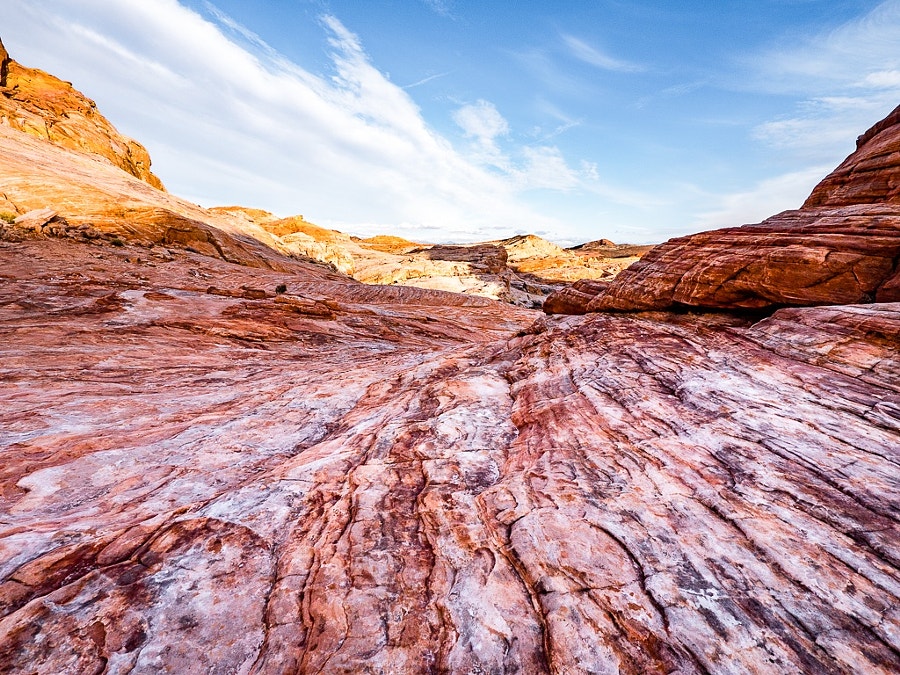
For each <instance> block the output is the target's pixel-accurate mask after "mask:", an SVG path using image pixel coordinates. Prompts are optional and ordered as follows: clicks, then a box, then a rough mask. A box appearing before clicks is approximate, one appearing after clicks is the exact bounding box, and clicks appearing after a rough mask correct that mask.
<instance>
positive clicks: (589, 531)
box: [0, 240, 900, 674]
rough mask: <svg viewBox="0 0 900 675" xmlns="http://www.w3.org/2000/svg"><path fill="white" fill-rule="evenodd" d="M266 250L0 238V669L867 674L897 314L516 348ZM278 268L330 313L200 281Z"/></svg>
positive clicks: (891, 476)
mask: <svg viewBox="0 0 900 675" xmlns="http://www.w3.org/2000/svg"><path fill="white" fill-rule="evenodd" d="M295 264H296V265H298V267H297V268H296V270H295V272H294V274H290V275H288V274H285V273H283V272H273V271H271V270H263V269H259V268H250V267H244V266H238V265H234V264H231V263H227V262H225V261H223V260H221V259H216V258H211V257H203V256H198V255H196V254H192V253H190V252H178V251H176V252H174V254H173V255H167V256H158V255H157V254H156V253H155V249H151V250H149V251H147V250H145V249H141V248H139V247H135V246H132V245H126V246H125V247H122V248H112V247H100V248H98V247H97V246H94V245H91V244H89V243H76V242H70V241H63V240H40V241H38V240H35V241H28V242H23V243H17V244H10V243H7V244H3V245H2V246H0V269H2V270H3V275H4V282H3V284H2V285H0V304H2V308H3V309H2V313H0V332H2V334H3V338H4V339H3V340H2V341H0V357H2V358H0V373H2V378H0V381H2V382H3V383H4V384H3V385H2V387H0V404H2V406H3V410H4V427H3V429H4V431H3V451H2V452H3V460H4V461H3V462H2V469H0V501H2V513H3V514H5V515H4V516H3V518H2V520H0V616H2V618H0V671H3V672H9V673H26V672H34V671H37V672H59V673H70V672H71V673H76V672H77V673H82V672H100V671H102V670H103V669H104V668H105V669H106V670H107V672H140V673H145V672H146V673H149V672H165V671H171V672H185V673H193V672H229V671H231V672H248V673H283V672H300V673H312V672H327V673H365V672H372V673H375V672H393V673H422V672H452V673H468V672H478V671H479V670H480V671H481V672H498V673H503V672H520V673H548V672H552V673H577V672H601V673H606V672H609V673H612V672H619V673H648V672H683V673H738V672H754V673H778V674H780V673H785V672H798V673H822V672H834V673H862V672H865V673H885V674H887V673H893V672H896V670H897V669H898V668H900V658H898V647H900V614H898V609H897V608H898V606H900V604H898V599H900V574H898V566H900V549H898V545H897V542H898V541H900V538H898V535H900V531H898V511H900V501H898V495H900V491H898V489H897V488H898V487H900V486H898V472H897V463H898V460H900V455H898V452H900V389H898V387H897V381H898V375H900V354H898V343H897V341H896V335H897V334H898V331H900V305H898V304H890V305H887V304H885V305H867V306H846V307H838V308H810V309H790V310H782V311H780V312H778V313H776V314H775V315H774V316H773V317H771V318H770V319H768V320H766V321H764V322H762V323H759V324H756V325H753V326H751V325H749V322H747V321H744V320H742V319H739V318H729V317H727V316H720V317H717V318H716V317H706V318H704V319H702V320H701V321H698V320H697V319H694V318H691V317H688V316H678V315H665V314H656V315H653V314H647V315H641V316H605V315H592V316H588V317H569V318H566V319H550V320H541V321H539V322H538V323H537V324H534V325H532V326H531V327H530V328H529V324H531V323H532V321H533V319H534V318H535V313H534V312H531V311H528V310H518V309H515V308H513V307H511V306H509V305H505V304H500V303H492V302H490V301H487V300H481V299H478V298H469V297H467V296H462V295H443V296H442V295H441V294H438V293H436V292H434V291H417V290H416V289H409V288H397V287H378V286H364V285H362V284H354V283H353V282H352V281H348V280H343V281H335V280H333V279H331V278H330V277H328V276H327V275H326V272H325V271H324V270H323V269H322V268H321V267H316V266H313V265H307V266H306V268H303V267H301V266H302V265H303V263H300V262H297V263H295ZM281 282H284V283H286V284H287V286H288V287H289V293H290V294H292V297H296V298H301V299H303V298H306V299H307V300H306V302H307V303H308V305H309V306H326V307H329V309H328V311H327V312H318V313H316V312H304V311H296V307H295V306H292V304H291V303H290V302H287V303H279V302H277V298H272V297H263V298H259V299H257V300H248V299H245V298H243V297H227V296H218V295H210V294H208V293H206V292H205V290H204V289H205V287H206V286H207V285H209V284H212V285H215V286H217V287H221V288H232V289H240V288H241V287H243V286H248V287H257V288H263V289H271V288H273V287H274V286H275V285H276V283H281ZM357 289H360V290H361V291H364V292H365V294H358V291H357ZM416 293H428V295H427V296H421V297H417V296H416V295H415V294H416ZM366 294H372V295H366ZM278 297H282V296H278ZM456 299H459V301H457V300H456ZM479 302H480V303H484V305H483V306H479V305H477V304H475V305H473V304H469V305H468V306H462V304H463V303H479ZM325 303H331V304H330V305H326V304H325ZM303 304H304V303H303V302H302V301H300V302H296V303H295V305H296V306H302V305H303ZM330 307H334V309H330ZM515 333H518V335H519V336H518V337H515V336H514V334H515Z"/></svg>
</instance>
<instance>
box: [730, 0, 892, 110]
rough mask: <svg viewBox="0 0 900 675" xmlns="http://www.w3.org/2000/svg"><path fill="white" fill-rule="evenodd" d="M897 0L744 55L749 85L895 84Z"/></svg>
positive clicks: (806, 88)
mask: <svg viewBox="0 0 900 675" xmlns="http://www.w3.org/2000/svg"><path fill="white" fill-rule="evenodd" d="M898 35H900V0H886V2H882V3H881V4H879V5H878V6H877V7H875V8H874V9H873V10H872V11H871V12H869V13H867V14H865V15H863V16H862V17H860V18H859V19H856V20H854V21H850V22H848V23H845V24H843V25H841V26H839V27H837V28H835V29H833V30H830V31H827V32H824V33H820V34H817V35H813V36H810V37H809V38H806V39H804V40H799V41H796V42H792V43H791V44H790V45H788V46H784V47H776V48H773V49H770V50H769V51H767V52H764V53H763V54H756V55H753V56H751V57H749V58H748V60H747V61H748V65H749V67H750V70H751V72H755V73H756V77H755V78H754V79H753V81H752V82H751V85H752V86H753V87H755V88H758V89H760V90H763V91H772V92H776V93H801V94H802V93H806V94H807V95H809V94H812V95H818V94H820V93H821V92H822V91H823V89H828V90H834V89H838V88H863V89H865V88H875V89H880V88H884V87H886V86H887V87H893V88H898V87H900V78H898V71H900V43H898Z"/></svg>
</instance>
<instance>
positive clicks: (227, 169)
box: [0, 0, 577, 240]
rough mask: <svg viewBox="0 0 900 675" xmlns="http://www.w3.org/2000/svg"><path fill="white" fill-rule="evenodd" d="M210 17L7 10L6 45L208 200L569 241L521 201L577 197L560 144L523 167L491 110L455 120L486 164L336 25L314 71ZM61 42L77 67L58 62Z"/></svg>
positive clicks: (26, 6)
mask: <svg viewBox="0 0 900 675" xmlns="http://www.w3.org/2000/svg"><path fill="white" fill-rule="evenodd" d="M208 9H209V13H208V14H207V15H206V16H201V15H200V14H198V13H196V12H194V11H191V10H189V9H187V8H186V7H184V6H183V5H181V4H180V3H179V2H177V0H82V1H81V2H78V3H73V2H71V0H42V1H41V2H40V3H39V6H36V5H35V4H34V3H33V2H32V0H7V2H4V3H3V4H2V6H0V25H4V26H6V25H15V26H16V31H15V35H14V36H13V37H12V39H8V40H7V43H8V45H7V46H8V47H10V49H11V50H12V51H14V53H15V54H16V56H17V57H18V58H20V60H22V61H23V62H25V63H32V64H34V65H39V66H41V67H44V68H47V69H50V70H53V71H55V72H57V73H60V74H61V75H63V76H64V77H66V79H71V80H73V81H75V82H76V83H77V84H78V86H82V88H85V89H87V90H88V93H89V94H90V95H91V96H92V97H94V98H95V99H97V100H98V103H99V104H100V106H101V109H103V110H104V112H105V113H106V114H108V115H109V116H110V117H112V119H114V120H115V121H117V122H119V123H120V126H121V127H123V130H124V131H125V132H126V133H129V132H130V133H133V134H134V135H138V136H139V139H140V140H141V141H142V142H144V143H145V144H146V145H147V146H148V147H149V149H150V150H151V153H152V155H153V158H154V166H155V168H156V170H157V172H158V173H159V174H160V175H162V176H163V178H164V180H165V181H166V183H167V185H168V186H169V187H170V189H172V190H173V191H175V192H176V193H179V194H182V195H184V196H186V197H188V198H191V199H193V200H195V201H198V202H200V203H206V204H214V203H224V202H227V203H233V202H243V203H246V204H247V205H251V206H261V207H263V208H268V209H271V210H273V211H275V212H277V213H281V214H284V215H287V214H290V213H303V214H305V215H307V217H310V218H312V219H314V220H316V219H317V220H319V221H320V222H321V223H322V224H326V225H332V226H340V227H343V228H345V229H349V230H350V231H360V232H363V233H374V231H377V230H380V231H385V230H391V231H406V232H413V231H418V232H433V233H437V232H443V233H445V234H444V235H443V236H440V237H435V238H442V239H452V238H456V239H469V240H473V239H485V238H492V237H495V236H500V235H503V234H506V233H511V232H513V231H519V230H521V229H522V228H529V227H537V226H538V225H540V226H542V227H544V228H545V229H546V228H547V227H550V228H558V231H559V234H560V236H565V235H566V234H567V233H568V226H567V225H565V224H564V223H561V222H559V221H558V220H556V219H555V217H553V216H552V215H548V214H546V213H540V212H538V211H537V210H535V209H534V208H532V207H529V206H527V203H526V202H525V201H524V200H523V199H522V192H523V191H526V190H530V189H532V188H534V187H536V186H539V187H541V188H544V189H549V190H553V189H557V190H568V189H570V185H571V183H572V181H571V180H570V178H568V176H569V173H571V171H572V170H571V169H569V168H568V166H567V165H566V162H565V159H564V158H563V157H562V155H561V153H559V151H558V150H556V149H551V150H540V151H533V150H531V149H530V148H522V147H519V146H515V144H513V143H511V142H510V143H509V144H510V145H511V147H510V149H509V150H510V153H511V156H513V157H515V158H516V159H515V161H513V160H510V159H509V158H508V156H507V155H506V154H505V153H504V152H501V151H500V149H499V147H497V141H498V139H501V138H504V135H505V134H507V133H508V131H509V125H508V123H507V122H506V120H505V119H504V118H503V117H502V115H500V113H499V112H498V111H497V109H496V107H494V106H493V105H492V104H490V103H488V102H486V101H478V102H476V103H474V104H472V105H471V106H469V107H463V108H462V109H460V110H459V111H457V115H456V117H457V122H458V123H459V124H460V125H461V127H462V128H463V129H464V132H465V133H466V134H468V135H469V138H470V140H471V141H472V142H474V143H476V144H478V145H480V146H481V147H482V148H489V149H490V148H494V149H495V150H496V152H495V155H496V156H495V157H494V160H493V162H492V164H493V166H485V164H484V163H483V162H482V161H480V160H482V159H484V157H483V156H482V157H480V158H479V157H477V156H474V155H469V154H467V153H463V152H460V151H459V150H457V149H456V148H455V147H454V144H453V142H452V141H451V140H449V139H447V138H445V137H443V136H441V135H440V134H438V133H437V132H436V131H435V130H434V129H433V128H431V127H430V126H429V125H428V124H427V123H426V122H425V120H424V118H423V116H422V113H421V111H420V109H419V108H418V106H417V105H416V103H415V102H414V100H413V99H412V98H411V97H410V95H409V94H408V93H407V92H406V91H405V90H404V89H403V88H402V87H400V86H397V85H396V84H394V83H392V82H391V81H390V80H389V79H388V77H387V76H386V75H385V74H383V73H382V72H381V71H380V70H378V68H376V66H375V65H374V64H373V63H372V61H371V59H370V58H369V56H368V54H367V53H366V51H365V49H364V47H363V45H362V42H361V41H360V39H359V37H358V36H356V35H355V34H353V33H352V32H351V31H349V30H347V28H346V27H345V26H344V25H343V24H342V23H341V21H340V20H339V19H337V18H336V17H334V16H324V17H322V19H321V21H322V25H323V27H324V29H325V30H326V32H327V36H328V40H329V45H330V48H331V66H332V67H331V70H330V72H326V73H313V72H310V71H308V70H305V69H303V68H301V67H300V66H298V65H296V64H294V63H291V62H289V61H287V60H286V59H285V58H284V57H282V56H281V55H279V54H278V53H277V52H275V51H274V50H272V49H271V48H270V47H269V46H268V45H267V44H266V43H265V42H264V41H263V40H262V39H260V38H259V37H258V36H255V35H254V34H253V33H252V32H250V31H248V30H246V29H245V28H243V27H242V26H240V25H239V24H238V23H237V22H235V21H233V20H232V19H230V18H229V17H228V16H227V15H224V14H223V13H222V12H221V11H219V10H217V9H216V8H215V7H213V6H211V7H209V8H208ZM4 38H6V35H4ZM238 38H239V39H240V41H238ZM48 40H53V41H54V42H57V43H59V44H60V49H59V50H58V52H59V53H60V54H66V55H67V57H66V58H65V59H62V58H59V57H57V59H56V61H54V60H53V59H52V58H48V57H47V55H45V54H43V53H42V52H41V50H40V47H39V45H41V44H45V43H46V42H47V41H48ZM126 45H127V46H126ZM82 82H85V83H89V85H90V86H89V87H88V86H84V85H81V83H82ZM123 121H124V122H123ZM138 132H139V133H138ZM490 163H491V162H489V164H490ZM553 172H556V174H557V175H556V176H555V177H553V176H551V175H550V174H551V173H553ZM575 173H577V171H576V172H575Z"/></svg>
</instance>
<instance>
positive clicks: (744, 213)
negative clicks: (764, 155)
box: [691, 166, 833, 232]
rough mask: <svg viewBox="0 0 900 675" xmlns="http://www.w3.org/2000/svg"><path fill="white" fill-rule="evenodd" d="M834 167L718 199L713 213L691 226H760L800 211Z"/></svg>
mask: <svg viewBox="0 0 900 675" xmlns="http://www.w3.org/2000/svg"><path fill="white" fill-rule="evenodd" d="M832 168H833V167H831V166H817V167H813V168H810V169H804V170H802V171H795V172H791V173H787V174H784V175H781V176H776V177H774V178H767V179H766V180H763V181H760V182H759V183H757V184H756V185H755V186H753V188H751V189H750V190H747V191H743V192H737V193H733V194H728V195H724V196H719V197H717V198H715V200H714V201H715V202H717V203H716V205H715V207H714V208H713V209H711V210H710V211H706V212H704V213H701V214H699V215H698V216H697V217H696V218H695V219H694V222H693V223H692V224H691V229H692V230H693V231H696V232H700V231H702V230H711V229H718V228H720V227H735V226H738V225H746V224H748V223H757V222H760V221H762V220H765V219H766V218H768V217H769V216H772V215H775V214H776V213H780V212H781V211H786V210H788V209H799V208H800V206H801V205H802V204H803V202H804V201H806V198H807V197H808V196H809V193H810V192H812V189H813V188H814V187H815V186H816V185H817V184H818V183H819V181H821V180H822V178H823V177H824V176H825V175H827V174H828V173H829V172H830V171H831V170H832Z"/></svg>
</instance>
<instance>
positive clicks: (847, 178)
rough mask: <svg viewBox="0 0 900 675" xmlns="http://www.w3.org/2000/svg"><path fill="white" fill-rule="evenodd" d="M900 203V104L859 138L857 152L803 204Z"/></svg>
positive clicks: (807, 205) (822, 205)
mask: <svg viewBox="0 0 900 675" xmlns="http://www.w3.org/2000/svg"><path fill="white" fill-rule="evenodd" d="M884 203H891V204H900V106H898V107H897V108H895V109H894V111H893V112H892V113H891V114H890V115H888V116H887V117H885V118H884V119H883V120H881V121H880V122H879V123H878V124H876V125H875V126H873V127H872V128H871V129H869V130H868V131H867V132H866V133H864V134H863V135H862V136H860V137H859V138H858V139H857V141H856V152H854V153H853V154H852V155H850V156H849V157H848V158H847V159H845V160H844V161H843V163H842V164H841V165H840V166H839V167H838V168H837V169H835V170H834V171H833V172H831V173H830V174H829V175H828V176H827V177H826V178H825V179H824V180H823V181H822V182H821V183H819V185H818V186H816V189H815V190H813V192H812V194H811V195H810V196H809V198H808V199H807V200H806V202H805V203H804V204H803V208H805V209H806V208H815V207H834V206H849V205H852V204H884Z"/></svg>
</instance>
